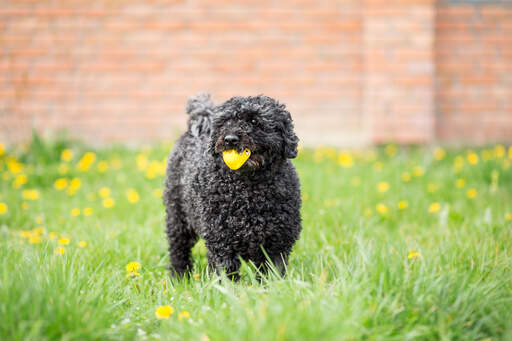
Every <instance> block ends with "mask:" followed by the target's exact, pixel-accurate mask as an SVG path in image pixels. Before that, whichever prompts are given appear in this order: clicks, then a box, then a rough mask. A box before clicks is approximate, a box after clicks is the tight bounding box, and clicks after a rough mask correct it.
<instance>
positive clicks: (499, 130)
mask: <svg viewBox="0 0 512 341" xmlns="http://www.w3.org/2000/svg"><path fill="white" fill-rule="evenodd" d="M436 37H437V39H436V48H435V52H436V54H435V56H436V64H437V89H436V90H437V91H436V95H437V134H438V137H439V138H440V139H442V140H445V141H449V142H457V141H464V142H473V143H485V142H491V141H504V140H505V141H511V140H512V2H510V1H506V2H500V1H477V2H476V3H474V4H470V3H460V2H454V1H444V2H442V3H441V4H440V5H439V6H438V9H437V17H436Z"/></svg>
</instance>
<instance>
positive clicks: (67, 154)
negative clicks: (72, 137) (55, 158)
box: [60, 149, 73, 162]
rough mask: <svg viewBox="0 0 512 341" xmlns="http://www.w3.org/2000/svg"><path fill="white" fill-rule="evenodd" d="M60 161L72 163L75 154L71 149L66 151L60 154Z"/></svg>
mask: <svg viewBox="0 0 512 341" xmlns="http://www.w3.org/2000/svg"><path fill="white" fill-rule="evenodd" d="M60 159H61V160H62V161H66V162H69V161H71V159H73V152H72V151H71V149H64V150H63V151H62V152H61V153H60Z"/></svg>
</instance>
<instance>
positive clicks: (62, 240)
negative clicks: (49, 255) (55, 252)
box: [57, 237, 70, 245]
mask: <svg viewBox="0 0 512 341" xmlns="http://www.w3.org/2000/svg"><path fill="white" fill-rule="evenodd" d="M57 243H58V244H59V245H69V243H70V240H69V238H66V237H62V238H60V239H59V240H58V241H57Z"/></svg>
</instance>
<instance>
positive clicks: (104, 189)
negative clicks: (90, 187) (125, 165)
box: [98, 187, 112, 198]
mask: <svg viewBox="0 0 512 341" xmlns="http://www.w3.org/2000/svg"><path fill="white" fill-rule="evenodd" d="M98 194H99V195H100V197H102V198H107V197H109V196H110V195H111V194H112V192H111V191H110V188H108V187H101V188H100V190H99V191H98Z"/></svg>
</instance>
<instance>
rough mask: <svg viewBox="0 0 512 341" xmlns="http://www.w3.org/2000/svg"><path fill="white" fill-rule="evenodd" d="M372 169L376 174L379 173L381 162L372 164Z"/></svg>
mask: <svg viewBox="0 0 512 341" xmlns="http://www.w3.org/2000/svg"><path fill="white" fill-rule="evenodd" d="M373 169H374V170H375V171H377V172H380V171H381V170H382V162H380V161H377V162H375V163H374V164H373Z"/></svg>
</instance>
